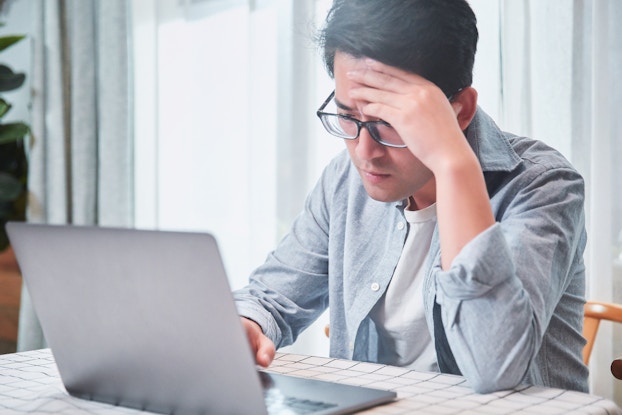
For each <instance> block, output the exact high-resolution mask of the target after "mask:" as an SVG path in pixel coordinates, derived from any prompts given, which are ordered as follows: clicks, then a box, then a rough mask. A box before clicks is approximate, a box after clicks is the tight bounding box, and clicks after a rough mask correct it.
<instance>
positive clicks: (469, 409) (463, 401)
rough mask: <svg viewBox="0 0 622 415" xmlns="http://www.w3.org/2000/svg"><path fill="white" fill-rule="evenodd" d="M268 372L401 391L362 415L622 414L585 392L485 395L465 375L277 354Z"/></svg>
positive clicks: (525, 389) (529, 388) (534, 389)
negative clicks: (468, 384)
mask: <svg viewBox="0 0 622 415" xmlns="http://www.w3.org/2000/svg"><path fill="white" fill-rule="evenodd" d="M269 370H270V371H274V372H277V373H286V374H288V375H293V376H301V377H312V378H317V379H321V380H327V381H331V382H341V383H348V384H353V385H361V386H367V387H372V388H378V389H389V390H393V391H395V392H397V401H396V402H393V403H391V404H389V405H384V406H378V407H375V408H372V409H370V410H367V411H365V412H362V413H363V414H378V415H385V414H386V415H388V414H469V415H470V414H473V415H474V414H478V415H486V414H495V415H496V414H517V415H518V414H521V415H523V414H524V415H526V414H532V415H547V414H563V415H570V414H573V415H578V414H583V415H585V414H610V415H613V414H622V410H620V408H618V407H617V406H616V405H615V404H614V403H613V402H611V401H609V400H606V399H603V398H601V397H598V396H595V395H589V394H585V393H579V392H571V391H566V390H563V389H551V388H542V387H534V386H523V387H519V388H516V389H514V390H509V391H502V392H495V393H491V394H486V395H482V394H476V393H474V392H473V390H472V389H471V388H469V387H468V386H467V384H466V381H465V380H464V378H462V377H460V376H453V375H442V374H439V373H425V372H415V371H412V370H408V369H404V368H399V367H394V366H384V365H378V364H372V363H361V362H354V361H349V360H339V359H330V358H324V357H310V356H300V355H295V354H278V353H277V357H276V359H275V360H274V362H273V364H272V365H271V366H270V369H269Z"/></svg>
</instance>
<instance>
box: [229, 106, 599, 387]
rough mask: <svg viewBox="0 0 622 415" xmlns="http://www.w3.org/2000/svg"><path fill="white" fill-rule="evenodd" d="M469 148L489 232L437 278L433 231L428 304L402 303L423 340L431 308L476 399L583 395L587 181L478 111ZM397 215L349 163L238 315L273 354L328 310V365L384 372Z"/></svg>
mask: <svg viewBox="0 0 622 415" xmlns="http://www.w3.org/2000/svg"><path fill="white" fill-rule="evenodd" d="M466 136H467V140H468V142H469V144H470V145H471V147H472V148H473V150H474V152H475V154H476V155H477V157H478V159H479V162H480V164H481V166H482V170H483V172H484V177H485V180H486V185H487V188H488V193H489V196H490V203H491V206H492V209H493V213H494V215H495V218H496V224H495V225H493V226H491V227H490V228H488V229H487V230H486V231H484V232H482V233H481V234H480V235H478V236H477V237H476V238H475V239H474V240H472V241H471V242H470V243H469V244H468V245H466V246H465V247H464V248H463V249H462V251H461V252H460V253H459V255H458V256H457V257H456V258H455V259H454V261H453V263H452V266H451V268H450V269H448V270H446V271H443V270H442V269H441V265H440V241H439V238H438V229H437V230H436V231H435V233H434V236H433V240H432V245H431V248H430V253H429V255H428V263H427V268H426V277H425V281H424V295H423V298H413V299H411V300H409V301H423V302H424V307H425V312H426V317H427V322H428V328H429V330H430V331H431V334H432V338H434V333H433V330H434V324H433V320H432V307H433V305H434V300H435V299H436V301H437V302H438V303H439V304H440V306H441V310H442V322H443V327H444V329H445V333H446V336H447V339H448V342H449V345H450V347H451V350H452V352H453V354H454V357H455V360H456V362H457V364H458V366H459V368H460V370H461V372H462V374H463V375H464V377H465V378H466V379H467V380H468V382H469V383H470V385H471V386H472V387H473V388H474V389H475V390H476V391H478V392H489V391H493V390H501V389H506V388H510V387H514V386H516V385H517V384H519V383H529V384H536V385H545V386H552V387H559V388H564V389H573V390H579V391H587V389H588V387H587V375H588V372H587V368H586V366H585V365H584V364H583V360H582V350H583V346H584V344H585V340H584V339H583V336H582V326H583V304H584V301H585V300H584V292H585V267H584V263H583V251H584V248H585V243H586V233H585V223H584V210H583V204H584V183H583V179H582V178H581V176H580V175H579V174H578V173H577V171H576V170H575V169H574V168H573V167H572V166H571V165H570V163H569V162H568V161H567V160H566V159H564V157H563V156H562V155H560V154H559V153H558V152H556V151H555V150H553V149H551V148H550V147H548V146H546V145H545V144H543V143H541V142H538V141H535V140H532V139H528V138H524V137H517V136H514V135H511V134H507V133H504V132H502V131H500V130H499V128H498V127H497V126H496V125H495V124H494V122H493V121H492V120H491V119H490V118H489V117H488V116H487V115H486V114H485V113H484V112H483V111H482V110H481V109H478V111H477V114H476V116H475V118H474V119H473V121H472V123H471V125H470V126H469V128H468V130H467V134H466ZM405 204H406V201H402V202H398V203H385V202H378V201H375V200H373V199H371V198H370V197H369V196H368V195H367V193H366V192H365V190H364V188H363V185H362V183H361V180H360V177H359V174H358V172H357V170H356V168H354V166H353V165H352V163H351V162H350V159H349V156H348V154H347V152H345V151H344V152H343V153H342V154H340V155H339V156H337V157H336V158H335V159H334V160H333V161H332V162H331V163H330V164H329V165H328V166H327V167H326V169H325V170H324V172H323V174H322V177H321V178H320V180H319V182H318V183H317V185H316V187H315V188H314V189H313V190H312V192H311V193H310V194H309V196H308V198H307V200H306V203H305V208H304V210H303V212H302V213H301V214H300V215H299V216H298V218H297V219H296V220H295V221H294V224H293V226H292V229H291V231H290V233H289V234H287V235H286V236H285V237H284V238H283V240H282V241H281V242H280V243H279V245H278V246H277V248H276V249H275V250H274V251H273V252H272V253H271V254H270V255H269V256H268V258H267V260H266V262H265V263H264V264H263V265H262V266H260V267H259V268H258V269H257V270H256V271H255V272H254V273H253V274H252V275H251V277H250V283H249V285H248V286H247V287H245V288H243V289H241V290H239V291H236V292H235V293H234V296H235V299H236V304H237V307H238V310H239V312H240V314H241V315H243V316H246V317H249V318H251V319H252V320H254V321H256V322H257V323H258V324H259V325H260V326H261V327H262V329H263V331H264V333H265V334H266V335H267V336H268V337H269V338H271V339H272V340H273V341H274V342H275V344H276V346H277V347H281V346H286V345H289V344H291V343H292V342H293V341H294V340H295V339H296V337H297V336H298V334H299V333H300V332H301V331H302V330H304V329H305V328H306V327H307V326H309V325H310V324H311V323H312V322H313V321H314V320H315V319H316V318H317V317H318V316H319V315H320V314H321V313H322V312H323V311H324V310H325V309H326V307H329V310H330V324H331V334H330V354H331V356H334V357H338V358H346V359H354V360H361V361H370V362H377V361H379V360H381V356H378V347H377V345H378V334H377V330H376V328H375V326H374V323H373V322H372V320H371V318H370V317H369V312H370V310H371V309H372V307H373V306H374V305H375V304H376V302H377V301H378V300H379V299H380V297H381V296H382V295H383V293H384V291H385V290H386V288H387V286H388V284H389V283H390V281H391V277H392V275H393V271H394V269H395V266H396V265H397V262H398V259H399V257H400V255H401V252H402V247H403V245H404V241H405V238H406V233H407V232H408V229H407V227H404V226H400V224H403V223H404V222H405V219H404V213H403V212H404V206H405Z"/></svg>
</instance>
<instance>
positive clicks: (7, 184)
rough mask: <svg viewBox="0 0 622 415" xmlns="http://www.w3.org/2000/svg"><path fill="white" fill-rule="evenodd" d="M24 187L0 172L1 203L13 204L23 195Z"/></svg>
mask: <svg viewBox="0 0 622 415" xmlns="http://www.w3.org/2000/svg"><path fill="white" fill-rule="evenodd" d="M23 189H24V186H23V185H22V184H21V183H20V181H19V180H17V179H16V178H15V177H13V176H11V175H10V174H7V173H4V172H0V202H11V201H13V200H15V199H17V197H18V196H19V195H20V194H21V193H22V191H23Z"/></svg>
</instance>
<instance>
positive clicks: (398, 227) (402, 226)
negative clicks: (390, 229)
mask: <svg viewBox="0 0 622 415" xmlns="http://www.w3.org/2000/svg"><path fill="white" fill-rule="evenodd" d="M405 227H406V225H405V224H404V222H397V229H398V230H400V231H401V230H402V229H404V228H405Z"/></svg>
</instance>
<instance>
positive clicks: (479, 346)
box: [433, 166, 585, 392]
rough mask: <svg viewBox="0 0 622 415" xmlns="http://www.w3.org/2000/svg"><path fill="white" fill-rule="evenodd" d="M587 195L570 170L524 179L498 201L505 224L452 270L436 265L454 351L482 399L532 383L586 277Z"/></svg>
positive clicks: (537, 170) (538, 172)
mask: <svg viewBox="0 0 622 415" xmlns="http://www.w3.org/2000/svg"><path fill="white" fill-rule="evenodd" d="M583 187H584V185H583V180H582V178H581V177H580V175H579V174H578V173H576V172H575V171H574V170H572V169H570V168H552V169H551V168H545V166H535V167H534V168H533V169H532V172H531V173H529V174H522V175H517V176H516V179H515V183H512V182H510V183H508V184H507V185H506V186H505V187H504V190H503V192H502V193H500V194H498V195H495V196H493V204H494V203H496V204H497V205H498V206H500V207H499V208H498V209H497V211H496V212H495V213H496V215H497V223H496V224H494V225H493V226H491V227H490V228H488V229H487V230H485V231H484V232H482V233H481V234H480V235H478V236H477V237H476V238H475V239H473V240H472V241H471V242H470V243H469V244H468V245H467V246H465V247H464V248H463V250H462V251H461V252H460V253H459V255H458V256H457V257H456V258H455V260H454V261H453V263H452V266H451V267H450V269H449V270H447V271H443V270H441V268H440V264H434V265H433V275H434V281H435V289H436V301H437V302H438V303H439V304H440V305H441V310H442V320H443V326H444V328H445V332H446V336H447V339H448V342H449V345H450V347H451V350H452V352H453V354H454V357H455V359H456V362H457V364H458V366H459V368H460V370H461V372H462V374H463V375H464V376H465V377H466V378H467V380H468V381H469V383H470V384H471V385H472V387H473V388H474V389H475V390H476V391H478V392H490V391H493V390H500V389H506V388H511V387H514V386H516V385H517V384H519V383H521V381H523V380H524V379H525V376H526V374H527V372H528V370H529V367H530V365H531V363H532V362H533V359H534V358H535V356H536V354H537V353H538V351H539V350H540V347H541V344H542V341H543V338H544V336H545V333H546V331H547V329H548V328H549V322H550V321H551V318H552V316H553V314H554V312H555V309H556V307H557V305H558V304H559V303H560V301H563V299H562V297H564V294H565V292H566V291H567V289H568V287H569V286H571V282H572V279H573V278H575V277H576V276H577V274H578V273H580V272H581V271H582V269H583V268H582V267H583V262H582V258H581V257H582V253H583V249H584V246H585V231H584V227H585V226H584V213H583V203H584V196H583V195H584V189H583ZM495 197H496V198H497V200H496V201H495V200H494V198H495ZM577 268H580V269H579V271H577ZM581 277H582V275H581ZM575 285H576V284H574V285H572V286H573V287H574V286H575ZM575 294H577V296H578V297H581V296H582V295H583V293H575ZM577 304H578V306H580V307H581V310H582V306H581V305H580V304H579V303H578V302H577ZM568 329H569V330H573V328H571V327H568Z"/></svg>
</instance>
